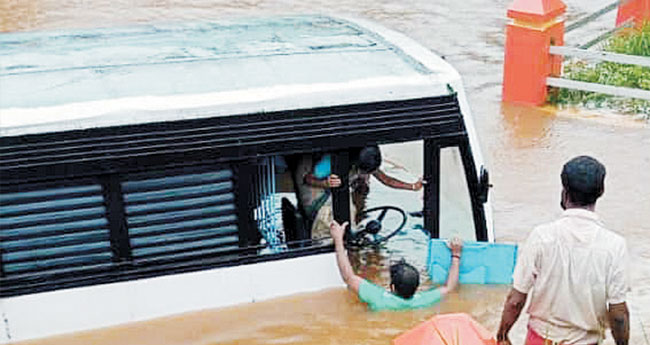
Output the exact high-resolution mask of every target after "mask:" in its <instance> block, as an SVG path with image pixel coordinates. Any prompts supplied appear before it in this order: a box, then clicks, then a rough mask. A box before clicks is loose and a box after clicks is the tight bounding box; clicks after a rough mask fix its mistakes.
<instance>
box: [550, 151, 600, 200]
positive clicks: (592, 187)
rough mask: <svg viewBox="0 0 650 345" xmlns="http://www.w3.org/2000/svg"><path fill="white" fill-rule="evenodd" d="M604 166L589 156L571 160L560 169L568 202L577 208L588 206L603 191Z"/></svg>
mask: <svg viewBox="0 0 650 345" xmlns="http://www.w3.org/2000/svg"><path fill="white" fill-rule="evenodd" d="M605 173H606V171H605V166H604V165H602V164H601V163H600V162H599V161H597V160H596V159H594V158H592V157H589V156H579V157H575V158H573V159H571V160H570V161H568V162H567V163H566V164H564V167H563V168H562V174H561V175H560V176H561V178H562V186H563V187H564V189H565V190H566V192H567V194H568V197H569V200H570V201H571V202H572V203H574V204H576V205H578V206H588V205H593V204H595V203H596V200H597V199H598V198H599V197H600V196H601V195H603V192H604V191H605Z"/></svg>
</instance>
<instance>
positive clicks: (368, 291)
mask: <svg viewBox="0 0 650 345" xmlns="http://www.w3.org/2000/svg"><path fill="white" fill-rule="evenodd" d="M347 225H348V223H347V222H345V223H343V225H340V224H339V223H337V222H336V221H333V222H332V223H331V224H330V234H331V235H332V239H333V240H334V248H335V251H336V263H337V265H338V267H339V272H340V273H341V277H342V278H343V280H344V281H345V284H346V285H347V286H348V288H349V289H350V290H352V291H354V293H356V294H357V295H358V296H359V299H360V300H361V301H362V302H364V303H367V304H368V307H370V309H371V310H374V311H377V310H404V309H415V308H426V307H430V306H432V305H434V304H436V303H438V302H440V300H441V299H442V298H443V297H444V296H445V295H447V294H448V293H449V292H450V291H453V290H455V289H456V286H458V267H459V266H460V254H461V251H462V247H463V244H462V242H461V241H460V240H459V239H453V240H452V241H451V242H450V244H449V247H450V248H451V256H452V259H451V267H450V268H449V275H448V276H447V282H446V283H445V285H444V286H442V287H440V288H437V289H433V290H429V291H425V292H418V293H416V292H415V291H416V290H417V288H418V285H419V284H420V274H419V273H418V271H417V269H415V267H413V266H411V265H409V264H407V263H406V262H404V261H403V260H402V261H400V262H398V263H396V264H393V265H392V266H391V267H390V291H387V290H385V289H384V288H382V287H379V286H377V285H375V284H373V283H371V282H369V281H367V280H365V279H363V278H361V277H359V276H358V275H356V274H355V273H354V270H353V269H352V265H350V260H349V259H348V255H347V252H346V251H345V246H344V242H343V234H344V233H345V228H346V226H347Z"/></svg>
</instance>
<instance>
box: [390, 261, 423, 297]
mask: <svg viewBox="0 0 650 345" xmlns="http://www.w3.org/2000/svg"><path fill="white" fill-rule="evenodd" d="M390 283H391V285H393V288H394V289H395V294H396V295H397V296H399V297H402V298H405V299H409V298H411V297H413V294H415V290H417V289H418V285H420V273H418V270H416V269H415V267H413V266H411V265H409V264H407V263H406V262H405V261H404V260H403V259H402V260H401V261H400V262H398V263H396V264H393V265H391V266H390Z"/></svg>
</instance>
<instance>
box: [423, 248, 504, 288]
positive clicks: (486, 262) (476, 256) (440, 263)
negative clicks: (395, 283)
mask: <svg viewBox="0 0 650 345" xmlns="http://www.w3.org/2000/svg"><path fill="white" fill-rule="evenodd" d="M516 261H517V245H516V244H507V243H485V242H465V243H464V245H463V252H462V256H461V261H460V277H459V278H460V282H461V284H511V283H512V273H513V271H514V269H515V263H516ZM427 263H428V270H429V277H430V278H431V280H432V281H433V282H434V283H438V284H444V283H445V281H446V280H447V272H448V270H449V266H450V265H451V251H450V250H449V248H448V247H447V243H446V241H445V240H439V239H432V240H431V241H430V242H429V256H428V260H427Z"/></svg>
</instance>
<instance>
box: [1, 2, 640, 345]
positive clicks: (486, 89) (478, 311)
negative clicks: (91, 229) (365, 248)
mask: <svg viewBox="0 0 650 345" xmlns="http://www.w3.org/2000/svg"><path fill="white" fill-rule="evenodd" d="M510 2H511V1H510V0H465V1H431V0H412V1H396V0H355V1H352V0H302V1H297V0H194V1H181V0H0V31H26V30H42V29H60V28H78V27H106V26H115V25H124V24H133V23H148V22H166V21H191V20H216V19H219V18H229V17H233V16H239V17H241V16H257V15H270V14H297V13H333V14H345V15H353V16H357V17H362V18H367V19H371V20H374V21H377V22H379V23H381V24H383V25H385V26H387V27H389V28H392V29H394V30H397V31H400V32H403V33H406V34H407V35H409V36H410V37H412V38H414V39H415V40H417V41H419V42H420V43H422V44H423V45H425V46H426V47H428V48H430V49H432V50H433V51H435V52H437V53H438V54H440V55H443V56H445V58H446V59H447V61H449V62H450V63H451V64H452V65H453V66H454V67H455V68H456V69H458V71H459V72H460V74H461V75H462V76H463V78H464V82H465V86H466V90H467V94H468V98H469V103H470V106H471V107H472V110H473V115H474V118H475V123H476V127H477V130H478V135H479V139H480V141H481V144H482V151H483V154H484V156H485V158H486V160H487V165H488V167H489V169H490V172H491V176H492V180H493V181H492V183H493V184H494V188H493V190H492V194H491V199H492V201H493V207H494V221H495V232H496V236H497V240H498V241H512V242H522V241H523V240H524V239H525V238H526V236H527V234H528V233H529V231H530V230H531V229H532V227H534V226H535V225H537V224H540V223H544V222H548V221H551V220H553V219H554V218H555V217H557V216H558V215H559V214H560V208H559V196H560V180H559V172H560V169H561V166H562V164H563V163H564V162H565V161H566V160H568V159H570V158H572V157H574V156H576V155H581V154H589V155H593V156H595V157H597V158H598V159H599V160H601V161H602V162H603V163H604V164H605V165H606V166H607V169H608V170H607V172H608V174H607V181H606V191H605V195H604V196H603V198H602V199H601V201H599V204H598V208H597V211H598V212H599V213H600V215H601V216H602V218H603V220H604V221H605V223H606V224H607V225H608V226H609V227H610V228H611V229H612V230H614V231H616V232H617V233H620V234H621V235H623V236H624V237H625V238H626V239H627V243H628V248H629V251H630V256H631V264H630V267H631V269H630V282H631V290H630V292H629V295H628V296H629V298H628V302H629V306H630V309H631V315H632V325H631V340H630V344H634V345H639V344H641V345H644V344H645V345H647V344H650V342H648V339H650V338H649V336H650V126H649V125H648V124H647V123H645V122H638V121H633V120H632V119H631V118H629V117H621V116H617V115H611V116H610V115H606V116H603V115H592V114H591V113H589V112H585V111H561V112H558V111H556V110H555V109H552V108H548V107H546V108H525V107H517V106H511V105H502V104H501V102H500V94H501V78H502V75H501V71H502V64H503V42H504V25H505V23H506V16H505V14H506V8H507V6H508V5H509V3H510ZM565 2H566V3H567V5H568V10H567V11H568V13H567V18H570V19H574V18H579V17H581V16H583V15H585V14H587V13H589V12H591V11H595V10H597V9H600V8H602V7H604V6H605V5H608V4H609V3H610V2H611V1H610V0H566V1H565ZM614 15H615V14H611V15H607V16H604V17H601V18H600V19H599V20H598V21H599V23H596V24H597V25H600V26H601V27H611V26H613V25H614V23H613V16H614ZM590 28H591V26H590ZM584 30H585V31H586V30H587V29H584ZM588 30H591V31H593V30H595V29H588ZM590 33H592V32H584V31H583V32H580V30H576V31H574V32H573V33H571V35H570V36H568V37H567V40H568V44H570V45H576V44H579V43H585V42H581V41H580V39H581V37H586V36H588V34H590ZM0 92H2V90H1V88H0ZM388 158H390V157H388ZM416 242H417V241H416ZM415 248H420V249H418V250H424V249H425V248H426V243H417V245H416V246H415ZM390 256H391V253H390V252H388V253H374V252H363V253H358V254H356V255H354V261H355V266H356V268H357V269H358V270H359V271H360V272H362V273H363V274H364V275H365V276H368V277H370V278H371V279H373V280H375V281H377V282H379V283H380V284H384V285H386V283H387V279H388V277H387V274H386V273H385V267H386V265H387V262H388V260H389V259H390ZM507 291H508V288H507V287H493V286H462V287H461V289H460V291H459V293H458V294H455V295H452V296H451V297H450V298H449V299H447V300H445V301H444V302H443V303H442V304H441V305H440V306H437V307H435V308H431V309H426V310H417V311H407V312H398V313H390V312H387V313H373V312H369V311H367V310H366V308H365V307H364V306H363V305H362V304H361V303H360V302H359V301H358V300H357V299H356V297H355V296H353V295H352V294H351V293H349V292H348V291H346V290H344V289H332V290H325V291H321V292H317V293H310V294H301V295H294V296H289V297H286V298H281V299H275V300H271V301H264V302H258V303H252V304H247V305H242V306H237V307H232V308H225V309H218V310H206V311H201V312H196V313H189V314H184V315H178V316H174V317H169V318H163V319H157V320H152V321H148V322H141V323H132V324H127V325H122V326H117V327H113V328H107V329H101V330H95V331H90V332H81V333H77V334H71V335H64V336H59V337H53V338H49V339H40V340H38V341H33V342H28V343H26V344H39V345H41V344H42V345H47V344H66V345H70V344H120V345H126V344H156V345H190V344H191V345H194V344H289V343H301V344H387V343H389V342H390V340H391V339H392V338H394V337H395V336H396V335H398V334H399V333H401V332H403V331H405V330H407V329H409V328H411V327H414V326H415V325H417V324H418V323H419V322H421V321H423V320H426V319H427V318H429V317H431V316H432V315H434V314H436V313H439V312H467V313H469V314H471V315H472V316H473V317H474V318H476V319H477V320H478V321H479V322H481V323H482V324H483V325H485V326H486V327H487V328H488V329H490V330H496V328H497V326H498V323H499V320H500V314H501V308H502V303H503V300H504V299H505V295H506V293H507ZM525 323H526V317H525V316H522V318H521V319H520V321H519V322H517V324H516V325H515V328H514V329H513V331H512V333H511V334H512V339H513V340H514V344H522V340H523V337H524V335H525ZM35 327H37V325H35ZM605 344H613V342H612V340H611V337H609V338H608V339H607V341H606V342H605Z"/></svg>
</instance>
